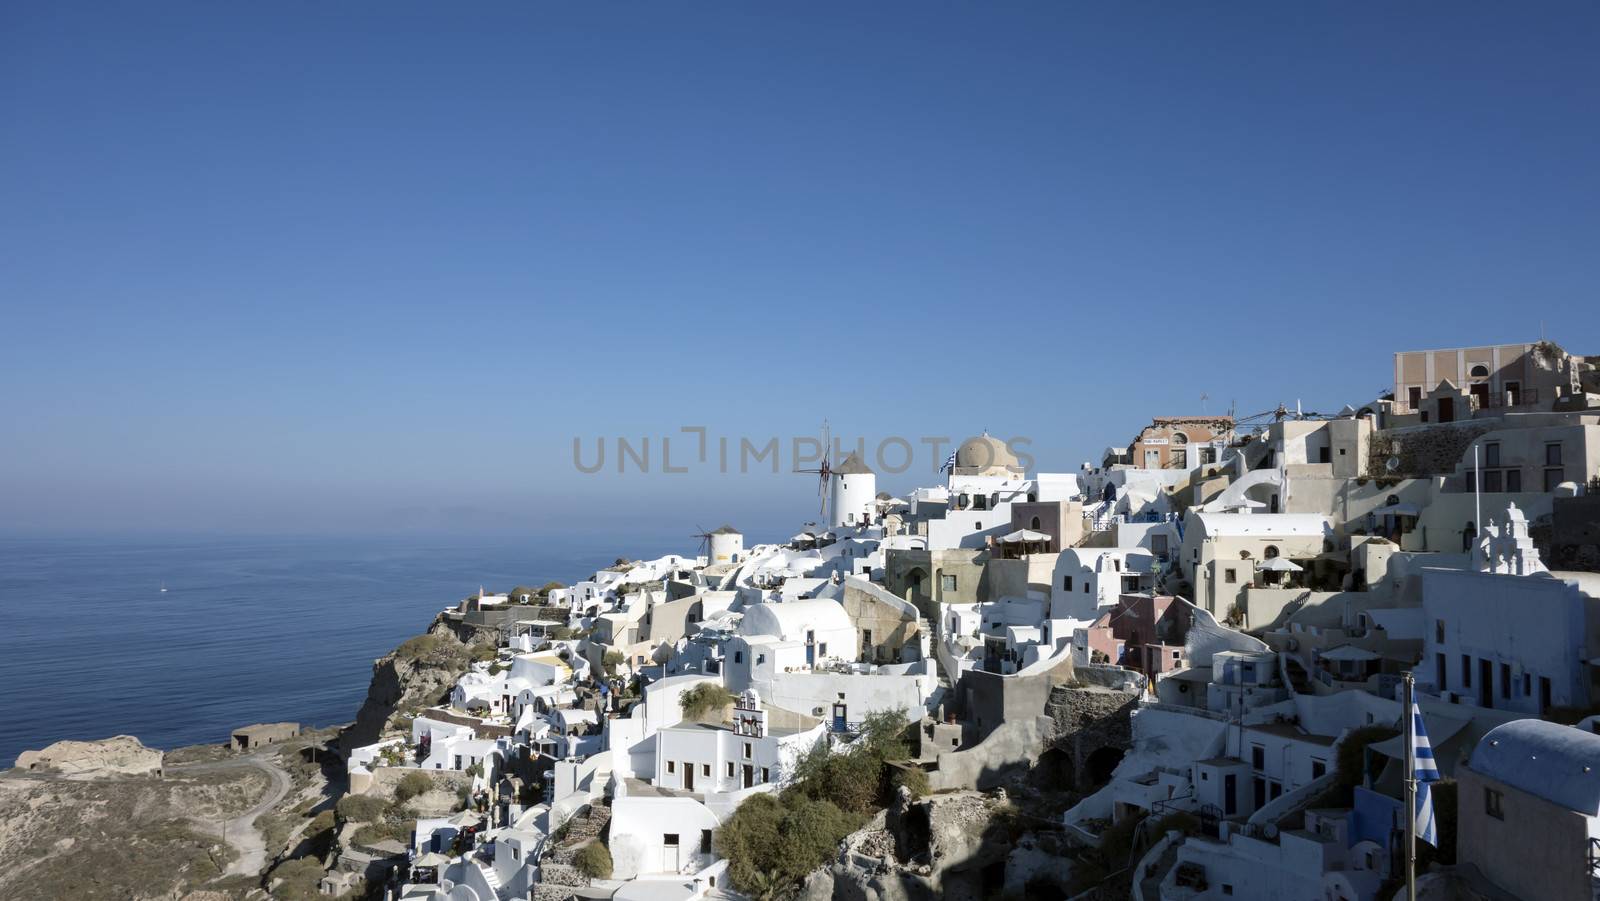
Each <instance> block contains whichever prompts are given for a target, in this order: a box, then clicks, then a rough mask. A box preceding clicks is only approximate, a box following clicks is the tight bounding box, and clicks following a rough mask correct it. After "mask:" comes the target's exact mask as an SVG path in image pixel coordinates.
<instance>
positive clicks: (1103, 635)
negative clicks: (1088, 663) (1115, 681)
mask: <svg viewBox="0 0 1600 901" xmlns="http://www.w3.org/2000/svg"><path fill="white" fill-rule="evenodd" d="M1189 623H1190V615H1189V606H1188V605H1187V604H1180V603H1177V598H1174V597H1170V596H1168V595H1148V594H1124V595H1121V596H1119V597H1118V598H1117V606H1116V607H1114V608H1112V609H1110V610H1107V611H1105V612H1104V613H1102V614H1100V618H1099V619H1097V620H1095V623H1094V625H1092V626H1090V627H1089V628H1088V630H1087V631H1088V642H1087V644H1088V648H1089V651H1090V656H1091V659H1092V660H1101V659H1104V660H1105V661H1106V662H1109V663H1114V664H1117V665H1119V666H1125V667H1127V668H1129V669H1133V670H1138V671H1139V672H1141V673H1144V674H1145V675H1147V676H1149V677H1150V681H1151V682H1152V683H1154V682H1155V680H1156V678H1157V677H1158V676H1160V674H1162V673H1168V672H1172V671H1173V670H1177V669H1183V668H1185V667H1187V666H1188V661H1187V660H1186V659H1185V658H1184V637H1185V636H1186V635H1187V634H1188V632H1189ZM1096 652H1098V653H1096ZM1102 655H1103V657H1102Z"/></svg>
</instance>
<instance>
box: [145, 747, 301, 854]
mask: <svg viewBox="0 0 1600 901" xmlns="http://www.w3.org/2000/svg"><path fill="white" fill-rule="evenodd" d="M245 766H253V767H255V768H256V769H258V770H260V771H262V772H263V773H266V774H267V779H268V780H269V782H268V787H267V793H266V794H265V795H263V796H262V798H261V800H260V801H258V802H256V804H255V806H253V807H251V808H250V809H249V810H246V811H245V812H244V813H241V814H239V815H238V816H236V817H234V818H232V819H230V820H228V821H227V822H226V823H224V824H223V828H222V837H223V838H224V840H226V841H227V842H228V844H230V845H232V846H233V848H234V850H236V851H238V852H239V857H238V858H237V859H236V860H234V862H233V863H232V864H231V865H229V867H228V872H227V875H229V876H239V875H243V876H254V875H255V874H257V873H259V872H261V870H262V869H263V868H264V867H266V865H267V845H266V841H265V840H264V839H263V838H262V837H261V832H260V831H259V830H258V829H256V818H257V817H260V816H261V815H262V814H264V813H266V812H267V811H269V810H271V809H272V808H273V807H276V806H277V805H278V803H279V802H281V801H282V800H283V799H284V797H285V796H287V795H288V794H289V789H290V788H291V787H292V786H293V784H294V783H293V782H292V780H290V778H289V774H288V773H286V772H284V770H283V769H282V768H281V767H279V766H278V763H277V761H276V760H275V759H274V757H273V755H271V754H269V753H262V754H246V755H243V756H240V757H234V758H231V759H229V760H217V761H212V762H210V763H190V764H181V763H180V764H176V765H174V766H170V767H168V768H167V772H168V773H170V774H182V773H214V772H221V771H224V770H233V769H238V768H240V767H245ZM197 825H200V826H201V827H202V828H204V829H206V831H208V832H213V833H215V832H216V831H217V830H216V824H215V823H209V824H207V823H199V824H197Z"/></svg>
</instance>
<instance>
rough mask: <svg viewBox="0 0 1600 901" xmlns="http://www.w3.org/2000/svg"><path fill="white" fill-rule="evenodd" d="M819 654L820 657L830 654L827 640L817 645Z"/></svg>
mask: <svg viewBox="0 0 1600 901" xmlns="http://www.w3.org/2000/svg"><path fill="white" fill-rule="evenodd" d="M817 656H818V657H826V656H828V643H827V642H826V641H824V642H823V643H822V644H819V645H817Z"/></svg>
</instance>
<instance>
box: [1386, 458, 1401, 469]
mask: <svg viewBox="0 0 1600 901" xmlns="http://www.w3.org/2000/svg"><path fill="white" fill-rule="evenodd" d="M1383 468H1384V469H1387V470H1389V471H1390V472H1394V471H1396V470H1398V469H1399V468H1400V458H1399V457H1390V458H1389V459H1387V460H1385V461H1383Z"/></svg>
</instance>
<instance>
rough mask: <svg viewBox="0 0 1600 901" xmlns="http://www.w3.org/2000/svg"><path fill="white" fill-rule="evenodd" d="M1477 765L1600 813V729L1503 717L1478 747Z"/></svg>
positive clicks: (1487, 773) (1578, 807)
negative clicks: (1501, 721) (1506, 719)
mask: <svg viewBox="0 0 1600 901" xmlns="http://www.w3.org/2000/svg"><path fill="white" fill-rule="evenodd" d="M1470 766H1471V767H1472V769H1473V770H1474V771H1476V772H1479V773H1482V774H1483V775H1485V776H1488V777H1490V778H1491V779H1496V780H1499V781H1500V782H1504V783H1505V784H1507V785H1510V786H1512V787H1514V788H1520V789H1522V790H1523V791H1525V792H1528V793H1529V794H1532V795H1535V796H1537V797H1540V798H1543V799H1545V800H1546V801H1550V802H1552V803H1555V804H1560V805H1561V806H1562V807H1565V808H1567V809H1568V810H1575V811H1578V812H1579V813H1582V814H1584V815H1585V816H1591V817H1592V816H1595V815H1596V814H1600V735H1596V734H1594V733H1593V732H1588V731H1585V730H1583V729H1575V728H1573V727H1571V726H1562V725H1560V724H1558V723H1551V722H1547V721H1545V720H1535V719H1525V720H1512V721H1511V722H1509V723H1502V724H1501V725H1498V726H1496V727H1494V728H1493V729H1490V730H1489V733H1488V734H1487V735H1485V736H1484V737H1483V738H1482V740H1480V741H1479V742H1478V747H1477V749H1475V750H1474V751H1473V752H1472V760H1471V763H1470Z"/></svg>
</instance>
